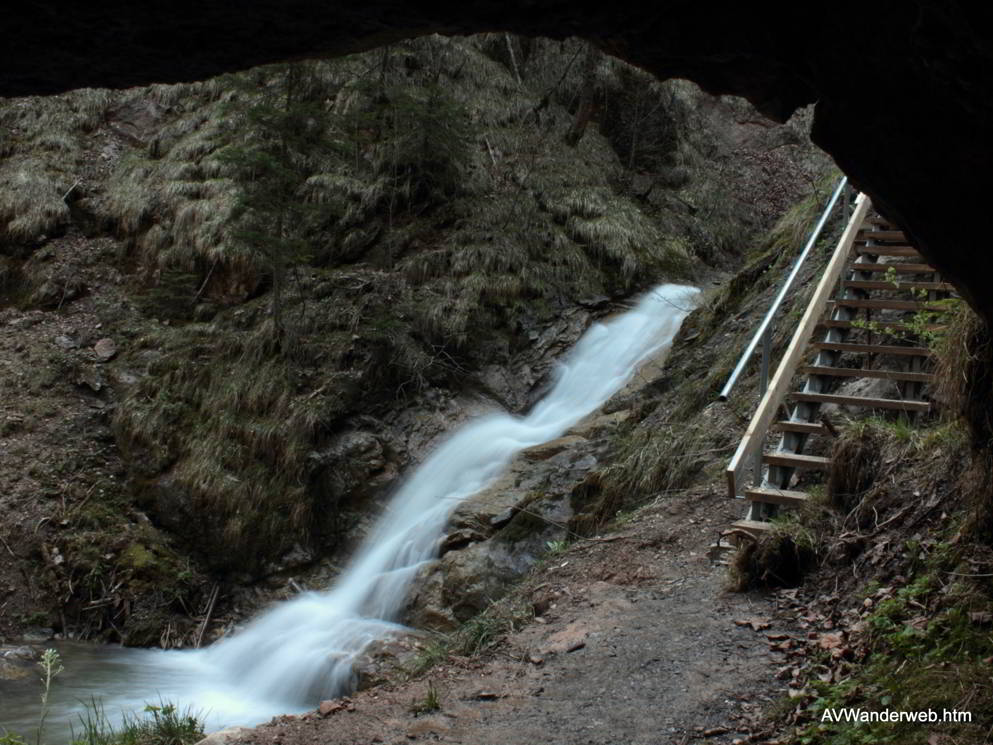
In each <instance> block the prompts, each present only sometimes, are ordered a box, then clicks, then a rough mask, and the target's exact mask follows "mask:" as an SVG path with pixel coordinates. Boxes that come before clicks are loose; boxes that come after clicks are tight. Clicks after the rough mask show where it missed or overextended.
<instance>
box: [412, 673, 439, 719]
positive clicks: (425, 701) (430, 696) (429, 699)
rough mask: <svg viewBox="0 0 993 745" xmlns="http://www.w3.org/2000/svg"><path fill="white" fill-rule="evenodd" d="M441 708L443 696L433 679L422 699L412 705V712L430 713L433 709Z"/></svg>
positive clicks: (429, 682)
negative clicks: (439, 693)
mask: <svg viewBox="0 0 993 745" xmlns="http://www.w3.org/2000/svg"><path fill="white" fill-rule="evenodd" d="M440 709H441V697H440V696H439V695H438V689H437V688H435V685H434V682H433V681H430V680H429V681H428V689H427V692H425V694H424V697H423V698H422V699H421V700H420V701H414V702H413V703H411V705H410V711H411V713H412V714H430V713H431V712H432V711H439V710H440Z"/></svg>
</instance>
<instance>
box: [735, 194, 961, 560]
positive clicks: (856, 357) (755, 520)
mask: <svg viewBox="0 0 993 745" xmlns="http://www.w3.org/2000/svg"><path fill="white" fill-rule="evenodd" d="M952 291H953V288H952V286H951V285H949V284H947V283H946V282H942V281H941V278H940V277H939V276H938V272H937V271H936V270H935V269H934V268H933V267H932V266H930V265H929V264H928V263H927V262H926V261H925V260H924V258H923V257H922V256H920V255H919V254H918V253H917V252H916V251H915V250H914V248H913V247H912V246H910V245H909V243H908V241H907V239H906V237H905V236H904V234H903V232H902V231H900V230H898V229H897V228H896V227H895V226H894V225H891V224H889V223H888V222H886V220H885V219H883V218H882V217H880V216H878V215H875V214H872V211H871V205H870V202H869V200H868V198H867V197H866V196H865V195H859V197H858V199H857V200H856V202H855V210H854V213H853V215H852V219H851V220H850V221H849V223H848V226H847V227H846V229H845V232H844V234H843V235H842V238H841V240H840V242H839V244H838V246H837V248H836V249H835V252H834V254H833V256H832V258H831V260H830V262H829V264H828V266H827V268H826V269H825V271H824V274H823V276H822V277H821V280H820V282H819V283H818V285H817V288H816V289H815V291H814V294H813V297H812V298H811V300H810V303H809V304H808V306H807V309H806V312H805V313H804V316H803V318H802V319H801V321H800V323H799V325H798V326H797V329H796V332H795V334H794V336H793V340H792V341H791V343H790V345H789V347H788V349H787V350H786V353H785V355H784V357H783V359H782V362H781V363H780V365H779V368H778V369H777V370H776V373H775V375H774V376H773V378H772V380H771V381H770V383H769V386H768V389H767V391H766V393H765V395H764V396H763V398H762V401H761V402H760V404H759V407H758V410H757V411H756V412H755V415H754V416H753V417H752V420H751V422H750V423H749V426H748V429H747V431H746V433H745V436H744V438H743V439H742V441H741V444H740V445H739V447H738V450H737V452H736V453H735V455H734V457H733V458H732V460H731V462H730V463H729V465H728V468H727V472H726V475H727V480H728V493H729V496H731V497H733V498H738V499H744V500H747V501H748V503H749V507H748V512H747V515H746V517H745V519H743V520H740V521H738V522H736V523H734V524H733V525H732V526H731V530H729V531H727V532H726V533H725V534H724V537H725V538H730V539H731V540H730V541H729V542H728V543H727V544H725V540H724V539H722V540H721V542H720V543H719V544H718V546H717V547H728V546H733V545H734V544H735V542H736V541H735V540H734V539H735V537H736V536H741V535H742V533H744V534H748V535H752V536H757V535H760V534H761V533H762V532H764V531H766V530H769V529H770V527H771V523H770V522H769V520H770V519H771V518H773V517H774V516H775V515H776V514H777V513H778V512H779V510H781V509H783V508H784V507H789V506H796V505H800V504H802V503H804V502H805V501H807V500H808V499H810V495H809V494H808V493H807V492H805V491H803V489H802V488H798V485H797V482H798V481H809V477H808V476H806V475H804V474H803V473H802V472H805V471H813V472H818V471H820V472H824V471H827V470H829V469H830V467H831V460H830V457H829V455H824V454H823V453H830V451H831V444H830V442H829V440H830V439H831V438H833V437H836V436H837V434H838V433H837V430H836V428H835V426H834V425H833V423H832V419H833V418H835V417H836V416H837V415H836V414H835V413H834V412H833V411H829V410H828V408H826V407H845V408H846V409H855V410H880V411H885V412H897V413H898V415H899V416H905V417H917V416H921V415H924V414H926V413H927V412H928V411H929V410H930V404H929V403H928V400H927V385H928V384H929V383H932V382H933V380H934V378H933V375H932V374H931V372H930V369H931V367H930V352H929V350H928V348H927V346H926V345H925V344H924V343H922V341H921V340H920V339H919V338H918V335H917V334H918V333H919V332H920V330H921V329H922V328H928V329H933V328H934V326H926V325H924V324H922V323H921V320H922V319H921V317H920V316H916V317H915V314H917V313H919V312H920V311H926V310H928V309H929V308H935V306H934V305H933V303H934V302H935V301H937V300H940V299H941V298H944V297H948V296H949V294H950V293H951V292H952ZM770 445H771V446H772V447H771V448H769V446H770ZM749 472H750V473H749ZM749 475H751V478H750V479H747V481H748V482H750V483H747V482H746V478H747V477H748V476H749ZM722 544H723V545H722Z"/></svg>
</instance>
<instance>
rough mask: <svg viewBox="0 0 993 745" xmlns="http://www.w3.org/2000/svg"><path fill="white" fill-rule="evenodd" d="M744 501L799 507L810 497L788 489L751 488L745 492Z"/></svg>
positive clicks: (804, 493)
mask: <svg viewBox="0 0 993 745" xmlns="http://www.w3.org/2000/svg"><path fill="white" fill-rule="evenodd" d="M745 499H748V500H749V501H752V502H765V503H766V504H789V505H799V504H803V503H804V502H806V501H807V500H809V499H810V495H809V494H807V493H806V492H802V491H791V490H789V489H770V488H767V487H762V488H759V487H753V488H751V489H746V490H745Z"/></svg>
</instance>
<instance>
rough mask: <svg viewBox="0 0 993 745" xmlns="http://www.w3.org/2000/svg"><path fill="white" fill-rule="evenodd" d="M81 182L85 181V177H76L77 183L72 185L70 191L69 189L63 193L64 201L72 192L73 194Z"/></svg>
mask: <svg viewBox="0 0 993 745" xmlns="http://www.w3.org/2000/svg"><path fill="white" fill-rule="evenodd" d="M81 183H83V179H76V183H75V184H73V185H72V186H70V187H69V191H67V192H66V193H65V194H63V195H62V201H65V198H66V197H68V196H69V195H70V194H72V192H73V191H74V190H75V188H76V187H77V186H79V185H80V184H81Z"/></svg>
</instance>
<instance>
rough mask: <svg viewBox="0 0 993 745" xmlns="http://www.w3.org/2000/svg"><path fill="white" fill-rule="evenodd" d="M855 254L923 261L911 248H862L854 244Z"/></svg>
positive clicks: (914, 249)
mask: <svg viewBox="0 0 993 745" xmlns="http://www.w3.org/2000/svg"><path fill="white" fill-rule="evenodd" d="M855 252H856V253H859V254H869V255H872V256H907V257H910V258H912V259H914V260H915V261H921V262H923V261H924V257H923V256H921V255H920V254H919V253H918V252H917V249H916V248H914V247H913V246H862V245H859V244H856V245H855Z"/></svg>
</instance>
